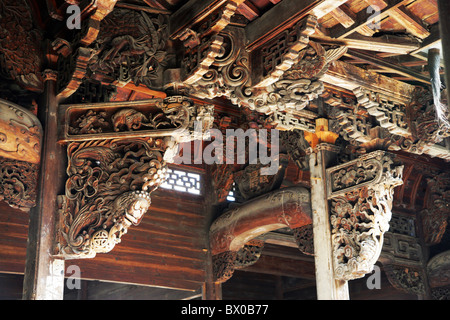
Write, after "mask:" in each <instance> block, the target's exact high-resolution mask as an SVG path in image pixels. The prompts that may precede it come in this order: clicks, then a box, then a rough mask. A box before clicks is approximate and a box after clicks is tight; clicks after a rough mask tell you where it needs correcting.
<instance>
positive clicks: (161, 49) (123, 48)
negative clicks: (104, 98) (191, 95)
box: [53, 0, 168, 98]
mask: <svg viewBox="0 0 450 320" xmlns="http://www.w3.org/2000/svg"><path fill="white" fill-rule="evenodd" d="M100 2H101V3H102V6H101V8H100V6H98V8H97V9H96V11H94V13H93V15H92V16H91V17H90V18H89V19H88V20H85V21H84V22H83V28H82V30H81V31H80V34H79V37H78V38H76V39H75V40H74V41H72V43H66V42H64V40H61V39H57V40H55V42H54V43H53V45H54V49H55V51H57V52H58V53H59V54H60V56H59V60H58V65H59V67H58V68H59V74H60V77H59V81H58V86H59V89H58V93H59V97H62V98H67V97H69V96H70V95H72V94H73V93H74V92H75V91H76V90H77V89H78V87H79V86H80V84H81V82H82V80H83V79H84V78H85V77H87V78H90V77H93V76H95V77H98V76H99V75H102V76H103V78H104V79H105V81H110V83H111V84H112V85H115V86H120V87H123V86H125V85H126V84H128V83H129V82H133V83H134V84H135V85H136V86H139V85H140V84H144V85H146V86H148V87H162V83H161V81H160V79H162V72H163V70H162V69H163V67H164V66H165V65H166V63H167V60H168V55H167V51H166V41H167V39H168V34H167V21H166V20H167V19H166V17H164V16H163V15H159V16H156V17H154V16H151V15H149V14H147V13H145V12H138V11H135V10H128V9H122V8H116V9H114V10H112V9H113V7H114V5H115V2H116V1H115V0H108V1H100ZM130 22H131V23H130ZM65 52H74V54H71V55H68V54H65Z"/></svg>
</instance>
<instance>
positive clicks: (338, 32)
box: [330, 0, 411, 38]
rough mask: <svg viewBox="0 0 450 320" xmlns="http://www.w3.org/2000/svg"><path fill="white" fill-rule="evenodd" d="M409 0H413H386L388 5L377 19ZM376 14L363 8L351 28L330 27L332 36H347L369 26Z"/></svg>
mask: <svg viewBox="0 0 450 320" xmlns="http://www.w3.org/2000/svg"><path fill="white" fill-rule="evenodd" d="M409 2H411V0H386V3H387V6H386V7H385V8H383V9H381V11H380V14H379V15H378V16H377V19H380V21H382V20H383V19H385V18H387V17H389V15H390V14H391V12H392V10H393V9H396V8H398V7H400V6H402V5H406V4H407V3H409ZM374 16H375V15H374V12H373V11H370V10H361V11H360V12H358V13H357V14H356V23H354V24H353V25H352V26H351V27H350V28H345V27H344V26H342V25H341V24H338V25H336V26H335V27H333V28H331V29H330V36H331V37H332V38H345V37H347V36H349V35H350V34H352V33H354V32H357V31H360V30H362V29H364V28H367V25H368V24H369V23H371V22H373V18H374Z"/></svg>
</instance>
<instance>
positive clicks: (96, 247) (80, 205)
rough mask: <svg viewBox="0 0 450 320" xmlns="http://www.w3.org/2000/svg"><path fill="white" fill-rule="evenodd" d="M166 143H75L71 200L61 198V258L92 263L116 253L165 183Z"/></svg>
mask: <svg viewBox="0 0 450 320" xmlns="http://www.w3.org/2000/svg"><path fill="white" fill-rule="evenodd" d="M165 149H166V145H165V144H164V141H163V140H162V139H152V138H148V139H121V140H118V139H116V140H96V141H87V142H73V143H71V144H69V146H68V148H67V157H68V168H67V175H68V179H67V181H66V194H65V195H63V196H59V197H58V199H57V200H58V205H59V213H60V222H59V230H58V231H57V232H58V233H57V246H56V248H55V249H56V252H55V255H56V256H60V257H63V258H65V259H73V258H93V257H94V256H95V255H96V254H97V253H106V252H109V251H111V250H112V249H113V248H114V246H115V245H116V244H117V243H119V242H120V239H121V237H122V235H123V234H125V233H126V232H127V229H128V228H129V227H130V226H131V225H137V224H139V222H140V221H141V219H142V217H143V215H144V214H145V213H146V212H147V210H148V209H149V207H150V204H151V198H150V194H151V192H152V191H154V190H155V189H156V188H157V187H158V186H159V185H160V184H161V183H162V182H163V181H164V178H165V172H166V163H165V161H164V159H163V157H164V151H165Z"/></svg>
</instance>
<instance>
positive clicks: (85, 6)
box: [52, 0, 117, 99]
mask: <svg viewBox="0 0 450 320" xmlns="http://www.w3.org/2000/svg"><path fill="white" fill-rule="evenodd" d="M116 2H117V0H96V1H94V0H89V1H83V2H81V3H77V4H78V5H80V9H81V11H82V16H81V19H82V21H81V29H80V30H79V31H78V32H77V33H76V34H75V36H74V37H73V39H71V40H70V41H68V40H66V39H61V38H57V39H55V40H54V41H53V42H52V46H53V50H54V52H55V53H56V54H57V55H58V59H57V62H58V82H57V96H58V98H60V99H61V98H68V97H70V96H71V95H72V94H73V93H74V92H76V91H77V90H78V87H79V86H80V84H81V83H82V82H83V80H84V79H85V77H86V76H87V71H88V65H89V62H90V60H91V58H92V57H93V56H95V54H96V52H97V51H96V50H94V47H93V45H92V43H93V42H94V41H95V40H96V39H97V37H98V34H99V31H100V25H101V21H102V20H103V19H104V18H105V17H106V16H107V15H109V14H110V13H111V12H112V11H113V9H114V6H115V4H116Z"/></svg>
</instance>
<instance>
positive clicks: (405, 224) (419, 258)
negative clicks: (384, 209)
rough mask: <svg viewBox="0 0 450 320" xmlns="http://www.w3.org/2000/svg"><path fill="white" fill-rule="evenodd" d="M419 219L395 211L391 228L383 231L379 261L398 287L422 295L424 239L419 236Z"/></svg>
mask: <svg viewBox="0 0 450 320" xmlns="http://www.w3.org/2000/svg"><path fill="white" fill-rule="evenodd" d="M415 229H416V219H415V217H414V216H404V215H401V214H398V213H394V214H393V215H392V219H391V221H390V228H389V231H388V232H386V233H385V234H384V242H383V249H382V252H381V254H380V258H379V261H380V262H381V263H382V264H383V269H384V270H385V272H386V275H387V278H388V280H389V282H390V283H391V284H392V286H393V287H394V288H396V289H398V290H401V291H404V292H407V293H412V294H417V295H423V294H425V292H426V288H425V287H426V286H425V284H426V281H427V277H426V270H425V268H424V259H425V257H424V253H423V250H422V246H421V244H420V243H421V241H420V239H419V238H417V237H416V230H415Z"/></svg>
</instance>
